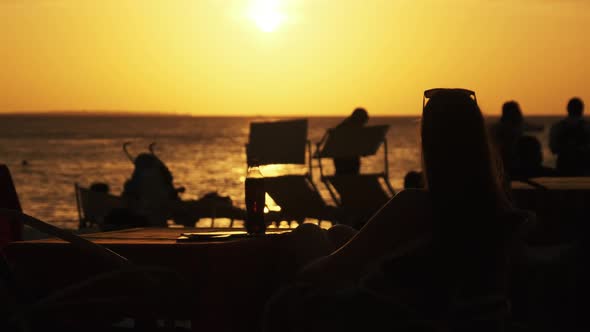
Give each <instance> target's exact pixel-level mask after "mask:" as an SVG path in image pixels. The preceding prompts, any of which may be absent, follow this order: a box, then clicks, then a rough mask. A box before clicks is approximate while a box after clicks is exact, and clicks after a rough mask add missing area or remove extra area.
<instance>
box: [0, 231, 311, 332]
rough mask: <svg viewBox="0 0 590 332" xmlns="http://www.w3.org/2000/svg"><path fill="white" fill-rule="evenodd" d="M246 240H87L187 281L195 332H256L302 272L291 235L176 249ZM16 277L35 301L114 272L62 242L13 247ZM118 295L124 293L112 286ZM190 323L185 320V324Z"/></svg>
mask: <svg viewBox="0 0 590 332" xmlns="http://www.w3.org/2000/svg"><path fill="white" fill-rule="evenodd" d="M227 231H230V232H242V231H243V230H239V229H238V230H236V229H201V228H136V229H127V230H120V231H112V232H103V233H94V234H85V235H83V237H84V238H86V239H89V240H91V241H92V242H94V243H97V244H100V245H102V246H104V247H106V248H109V249H111V250H113V251H115V252H117V253H118V254H120V255H122V256H124V257H126V258H128V259H129V260H130V261H131V262H133V263H134V264H137V265H138V266H159V267H164V268H170V269H173V270H175V271H177V272H178V273H180V274H181V275H182V276H184V277H185V278H186V279H187V280H190V283H191V287H190V288H189V289H187V290H186V292H187V293H188V294H189V297H191V298H192V299H193V301H191V303H190V304H187V303H178V304H177V305H176V306H175V307H174V310H178V312H184V313H186V314H187V315H188V316H189V317H188V318H190V320H192V321H193V326H195V322H198V325H197V327H198V328H196V329H195V330H209V329H214V330H216V331H238V330H239V331H256V330H259V324H260V318H261V317H262V312H263V308H264V304H265V303H266V301H267V300H268V298H269V297H270V296H271V295H272V294H273V293H274V292H275V291H276V290H277V289H278V288H279V287H280V286H281V285H283V284H285V283H286V282H288V281H289V280H290V279H291V278H292V277H293V276H294V275H295V272H296V271H297V269H298V268H300V267H301V265H302V263H303V262H301V261H299V260H298V251H299V250H300V247H299V246H300V244H299V243H297V241H294V240H293V237H292V236H290V234H289V232H287V233H285V234H279V235H276V234H274V233H275V232H277V231H281V232H282V231H285V230H275V231H273V230H270V231H269V233H273V235H268V236H262V237H256V238H246V239H242V238H240V239H235V240H221V241H220V240H217V241H204V242H202V241H200V242H194V243H183V242H177V241H176V238H177V237H178V236H179V235H180V234H181V233H183V232H227ZM5 254H6V257H7V259H8V261H9V262H10V264H11V266H12V267H13V270H14V274H15V277H16V278H17V279H18V280H19V281H20V283H21V284H23V285H26V286H27V288H28V290H29V291H30V292H31V293H34V294H39V295H41V296H42V295H43V294H48V293H51V292H52V291H55V290H58V289H61V288H63V287H67V286H68V285H71V284H74V283H76V282H80V281H83V280H86V279H88V278H90V277H92V276H95V275H97V274H99V273H104V272H105V271H108V270H109V267H107V266H104V265H103V264H101V262H100V261H99V260H96V259H95V258H94V257H90V256H89V255H88V254H86V253H83V252H80V250H79V248H76V247H75V246H73V245H71V244H69V243H66V242H64V241H61V240H58V239H44V240H33V241H21V242H14V243H11V244H10V245H9V246H8V247H6V250H5ZM111 286H112V287H120V286H121V285H111ZM185 318H186V316H185Z"/></svg>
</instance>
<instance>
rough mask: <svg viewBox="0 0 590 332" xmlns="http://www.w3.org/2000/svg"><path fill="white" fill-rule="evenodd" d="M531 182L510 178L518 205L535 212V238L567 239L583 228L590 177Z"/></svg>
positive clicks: (588, 211) (589, 208) (589, 197)
mask: <svg viewBox="0 0 590 332" xmlns="http://www.w3.org/2000/svg"><path fill="white" fill-rule="evenodd" d="M531 180H532V182H533V183H534V184H538V185H540V186H534V185H531V184H527V183H523V182H518V181H514V182H512V197H513V199H514V202H515V204H516V205H517V207H519V208H523V209H527V210H531V211H533V212H535V213H536V215H537V222H538V227H537V234H536V236H535V238H536V241H537V242H542V243H555V242H564V241H569V240H572V239H573V238H575V237H576V236H578V234H579V232H580V231H582V230H584V229H585V228H586V227H587V226H586V225H587V224H588V218H589V217H590V177H547V178H534V179H531Z"/></svg>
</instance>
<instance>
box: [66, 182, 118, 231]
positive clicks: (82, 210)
mask: <svg viewBox="0 0 590 332" xmlns="http://www.w3.org/2000/svg"><path fill="white" fill-rule="evenodd" d="M75 188H76V199H77V203H78V213H79V217H80V228H84V227H87V226H90V225H92V224H97V225H101V224H102V223H103V222H104V218H105V217H106V216H107V215H108V214H109V213H110V212H111V210H113V209H115V208H124V207H125V206H126V204H125V200H124V199H123V198H121V197H119V196H115V195H112V194H108V193H103V192H97V191H92V190H90V189H88V188H84V187H80V186H78V185H77V184H76V186H75Z"/></svg>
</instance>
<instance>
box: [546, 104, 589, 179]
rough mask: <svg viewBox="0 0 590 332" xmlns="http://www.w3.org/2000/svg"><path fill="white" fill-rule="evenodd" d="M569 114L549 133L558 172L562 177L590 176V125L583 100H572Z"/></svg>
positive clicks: (568, 107) (568, 105)
mask: <svg viewBox="0 0 590 332" xmlns="http://www.w3.org/2000/svg"><path fill="white" fill-rule="evenodd" d="M567 113H568V116H567V117H566V118H565V119H563V120H561V121H559V122H558V123H556V124H554V125H553V126H552V127H551V131H550V133H549V147H550V148H551V152H553V153H554V154H556V155H557V165H556V168H557V172H559V174H560V175H561V176H586V175H590V124H589V123H588V122H587V121H586V120H584V103H583V102H582V100H581V99H579V98H573V99H571V100H570V101H569V103H568V104H567Z"/></svg>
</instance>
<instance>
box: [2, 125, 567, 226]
mask: <svg viewBox="0 0 590 332" xmlns="http://www.w3.org/2000/svg"><path fill="white" fill-rule="evenodd" d="M280 119H286V118H279V117H276V118H270V117H267V118H247V117H216V118H208V117H184V116H136V117H134V116H45V115H44V116H39V115H35V116H33V115H26V116H24V115H23V116H14V115H10V116H8V115H3V116H0V163H4V164H7V165H8V167H9V168H10V170H11V172H12V176H13V178H14V182H15V185H16V189H17V191H18V194H19V197H20V200H21V204H22V206H23V209H24V211H25V212H26V213H28V214H30V215H33V216H35V217H37V218H40V219H42V220H45V221H49V222H51V223H53V224H55V225H59V226H61V227H66V228H76V227H77V222H78V211H77V208H76V199H75V191H74V184H75V183H78V184H80V185H82V186H89V185H90V184H91V183H93V182H104V183H107V184H108V185H109V187H110V191H111V193H113V194H117V195H118V194H120V193H121V191H122V189H123V185H124V182H125V180H126V179H128V178H129V176H130V175H131V172H132V171H133V165H132V163H131V162H130V160H129V159H128V158H127V156H126V155H125V154H124V153H123V150H122V145H123V143H124V142H131V145H129V151H130V152H131V154H132V155H133V156H135V155H137V154H138V153H142V152H147V151H148V146H149V144H150V143H152V142H155V143H156V145H155V151H156V154H157V155H158V156H159V157H160V158H161V159H162V160H163V161H164V162H165V163H166V165H167V166H168V167H169V168H170V170H171V172H172V174H173V176H174V182H175V185H176V186H183V187H185V188H186V192H185V193H183V194H182V198H183V199H196V198H199V197H201V196H202V195H204V194H206V193H209V192H218V194H219V195H222V196H229V197H230V198H231V199H232V200H233V202H234V204H235V205H237V206H240V207H245V204H244V181H245V176H246V169H247V168H246V154H245V144H246V143H247V141H248V133H249V124H250V122H252V121H274V120H280ZM290 119H293V118H290ZM308 119H309V129H308V138H309V140H310V141H311V142H312V147H313V150H315V143H316V142H318V141H319V140H320V139H321V138H322V136H323V135H324V133H325V132H326V130H327V129H328V128H330V127H333V126H335V125H336V124H337V123H338V122H339V121H341V120H342V118H340V117H310V118H308ZM557 119H558V118H556V117H529V118H528V120H529V121H530V122H533V123H536V124H544V125H545V130H544V131H541V132H537V133H534V135H535V136H537V137H538V138H539V139H540V141H541V142H542V144H543V149H544V157H545V164H546V165H549V166H552V165H554V163H555V160H554V157H553V156H552V155H551V153H550V152H549V150H548V147H547V142H548V141H547V135H548V130H549V126H550V124H551V123H553V122H555V121H556V120H557ZM493 121H496V119H488V122H489V123H491V122H493ZM369 124H374V125H378V124H387V125H389V126H390V128H389V131H388V134H387V143H388V151H387V152H388V168H389V178H390V181H391V183H392V184H393V187H394V189H396V190H399V189H401V188H402V186H403V177H404V175H405V174H406V173H407V172H408V171H410V170H419V169H420V151H419V118H418V117H417V116H416V117H378V118H371V119H370V120H369ZM23 161H26V162H25V163H23ZM323 164H324V166H325V171H326V172H328V173H329V172H331V171H332V168H331V167H332V164H331V162H329V161H325V162H324V163H323ZM313 165H314V167H313V171H312V174H313V178H314V181H315V182H316V185H317V187H318V189H319V190H320V192H321V194H322V196H323V197H324V199H325V200H326V202H328V204H333V203H332V200H331V198H330V195H329V192H328V191H327V189H326V188H325V186H323V185H322V184H321V181H320V180H319V169H318V167H317V161H314V163H313ZM306 170H307V168H306V166H288V167H284V166H265V167H262V173H263V174H264V175H265V176H273V175H280V174H287V173H299V174H301V173H304V172H306ZM383 170H384V155H383V148H382V149H381V150H379V151H378V153H377V154H376V155H375V156H372V157H367V158H364V159H363V161H362V168H361V171H362V172H363V173H366V172H382V171H383Z"/></svg>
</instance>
